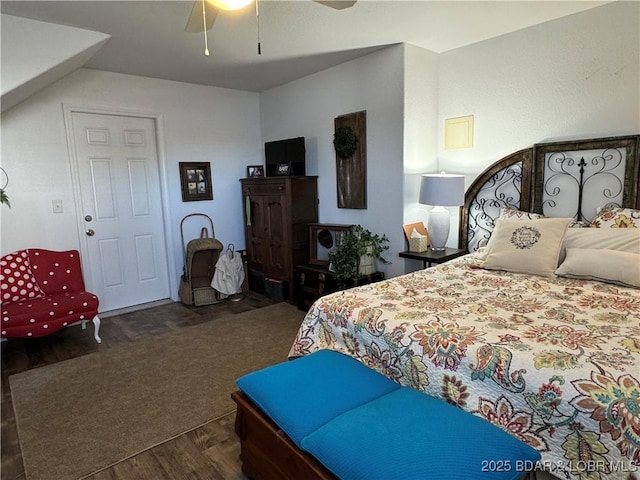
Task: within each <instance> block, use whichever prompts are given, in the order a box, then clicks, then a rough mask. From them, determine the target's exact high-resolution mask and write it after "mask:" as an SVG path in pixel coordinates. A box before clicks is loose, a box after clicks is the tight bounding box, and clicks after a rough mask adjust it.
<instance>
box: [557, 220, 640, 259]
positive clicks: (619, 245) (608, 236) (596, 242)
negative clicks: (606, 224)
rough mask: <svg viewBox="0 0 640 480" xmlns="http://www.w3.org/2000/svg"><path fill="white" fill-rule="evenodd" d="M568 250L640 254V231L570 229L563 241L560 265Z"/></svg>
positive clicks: (626, 229) (631, 229) (623, 229)
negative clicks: (578, 249)
mask: <svg viewBox="0 0 640 480" xmlns="http://www.w3.org/2000/svg"><path fill="white" fill-rule="evenodd" d="M567 248H600V249H606V250H618V251H620V252H629V253H640V229H638V228H570V229H569V230H567V233H566V234H565V236H564V240H563V241H562V249H561V250H560V263H562V262H563V261H564V257H565V250H566V249H567Z"/></svg>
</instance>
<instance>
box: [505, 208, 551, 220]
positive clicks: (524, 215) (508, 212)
mask: <svg viewBox="0 0 640 480" xmlns="http://www.w3.org/2000/svg"><path fill="white" fill-rule="evenodd" d="M501 218H502V219H507V220H535V219H536V218H544V215H542V214H541V213H533V212H524V211H522V210H516V209H515V208H511V207H502V208H501V209H500V216H499V217H498V219H501Z"/></svg>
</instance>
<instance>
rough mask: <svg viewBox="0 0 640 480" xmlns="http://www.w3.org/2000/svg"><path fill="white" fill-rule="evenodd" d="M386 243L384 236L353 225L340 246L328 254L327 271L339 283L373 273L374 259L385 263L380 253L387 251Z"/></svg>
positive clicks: (387, 240)
mask: <svg viewBox="0 0 640 480" xmlns="http://www.w3.org/2000/svg"><path fill="white" fill-rule="evenodd" d="M388 243H389V239H388V238H387V236H386V235H384V234H383V235H378V234H377V233H372V232H371V231H370V230H368V229H366V228H364V227H363V226H362V225H353V226H352V227H351V229H350V230H349V232H348V233H347V234H346V235H345V236H344V239H343V240H342V242H341V243H340V245H337V246H336V248H334V249H333V250H331V251H330V252H329V262H330V267H329V269H330V270H331V271H332V272H333V274H334V275H335V277H336V279H338V280H339V281H340V280H341V281H344V280H347V279H357V278H359V277H361V276H363V275H369V274H371V273H374V272H375V266H374V261H375V260H376V259H378V260H380V261H382V262H384V263H387V261H386V260H385V259H384V258H383V257H382V252H384V251H385V250H388V249H389V245H388Z"/></svg>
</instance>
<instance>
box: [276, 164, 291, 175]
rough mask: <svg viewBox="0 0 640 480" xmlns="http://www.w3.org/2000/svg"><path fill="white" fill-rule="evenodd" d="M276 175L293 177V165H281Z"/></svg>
mask: <svg viewBox="0 0 640 480" xmlns="http://www.w3.org/2000/svg"><path fill="white" fill-rule="evenodd" d="M276 175H291V164H290V163H279V164H278V168H276Z"/></svg>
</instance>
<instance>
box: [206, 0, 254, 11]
mask: <svg viewBox="0 0 640 480" xmlns="http://www.w3.org/2000/svg"><path fill="white" fill-rule="evenodd" d="M253 1H254V0H207V2H209V3H210V4H211V5H213V6H214V7H216V8H219V9H220V10H240V9H242V8H244V7H246V6H247V5H249V4H250V3H252V2H253Z"/></svg>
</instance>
